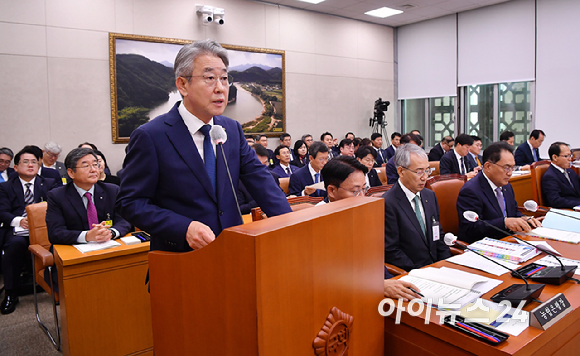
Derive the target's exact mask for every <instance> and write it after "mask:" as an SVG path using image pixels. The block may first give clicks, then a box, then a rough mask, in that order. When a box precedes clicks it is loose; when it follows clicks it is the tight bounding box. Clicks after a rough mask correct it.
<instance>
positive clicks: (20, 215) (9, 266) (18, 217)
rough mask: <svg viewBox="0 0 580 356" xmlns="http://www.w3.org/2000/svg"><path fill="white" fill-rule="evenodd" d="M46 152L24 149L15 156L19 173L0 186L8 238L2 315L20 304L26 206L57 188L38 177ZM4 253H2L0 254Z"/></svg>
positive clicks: (2, 218) (0, 212)
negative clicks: (19, 291)
mask: <svg viewBox="0 0 580 356" xmlns="http://www.w3.org/2000/svg"><path fill="white" fill-rule="evenodd" d="M41 159H42V151H40V152H39V151H38V150H35V149H33V148H32V146H26V147H24V148H23V149H22V150H21V151H20V152H18V153H17V154H16V156H15V157H14V170H15V172H16V174H13V175H12V177H11V178H10V179H9V180H8V181H7V182H4V183H1V184H0V223H2V224H3V227H2V232H0V234H1V235H3V236H4V242H3V244H2V243H1V241H0V248H1V249H2V250H3V251H4V256H3V258H2V271H3V273H4V287H5V289H6V291H5V296H4V300H3V301H2V303H1V304H0V313H2V314H10V313H12V312H13V311H14V310H15V309H16V304H18V292H17V288H18V285H19V277H20V272H21V271H22V267H23V266H24V262H25V261H26V256H27V255H28V245H29V239H28V218H27V216H26V210H25V209H26V206H27V205H30V204H34V203H39V202H41V201H46V197H47V194H48V191H49V190H50V189H52V188H54V187H55V186H56V185H55V181H54V180H53V179H49V178H46V179H45V178H43V177H41V176H38V175H37V173H38V168H39V167H40V160H41ZM0 253H1V251H0Z"/></svg>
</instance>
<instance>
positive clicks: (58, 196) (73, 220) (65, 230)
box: [45, 148, 131, 292]
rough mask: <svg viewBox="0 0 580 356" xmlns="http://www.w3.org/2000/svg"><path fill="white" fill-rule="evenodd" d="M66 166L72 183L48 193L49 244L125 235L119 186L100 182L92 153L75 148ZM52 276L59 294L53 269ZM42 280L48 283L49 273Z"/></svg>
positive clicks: (79, 242)
mask: <svg viewBox="0 0 580 356" xmlns="http://www.w3.org/2000/svg"><path fill="white" fill-rule="evenodd" d="M103 164H104V163H103ZM65 165H66V167H67V174H68V176H70V177H71V181H72V183H71V184H67V185H66V186H64V187H59V188H56V189H53V190H51V191H50V192H48V204H47V210H46V228H47V231H48V239H49V240H50V243H51V244H60V245H74V244H82V243H87V242H91V241H96V242H104V241H109V240H111V239H113V240H114V239H117V238H119V237H123V236H124V235H126V234H127V233H128V232H129V230H131V225H130V224H129V223H128V222H127V221H125V219H123V218H122V217H121V216H120V215H119V214H118V213H116V212H115V202H116V201H117V194H118V193H119V187H118V186H116V185H114V184H109V183H104V182H102V181H100V180H99V168H100V167H99V165H100V163H99V162H98V159H97V156H96V154H95V153H94V151H93V150H91V149H89V148H75V149H73V150H72V151H70V152H69V154H68V155H67V156H66V159H65ZM46 272H47V271H46ZM52 273H53V276H52V280H53V288H54V290H55V291H56V292H58V276H57V273H56V266H53V268H52ZM45 278H46V279H47V280H48V273H45Z"/></svg>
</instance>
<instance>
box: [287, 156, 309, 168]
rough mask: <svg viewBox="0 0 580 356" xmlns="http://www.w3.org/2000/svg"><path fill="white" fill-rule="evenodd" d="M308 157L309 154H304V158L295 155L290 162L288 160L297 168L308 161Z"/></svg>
mask: <svg viewBox="0 0 580 356" xmlns="http://www.w3.org/2000/svg"><path fill="white" fill-rule="evenodd" d="M308 157H309V156H308V155H306V157H304V159H302V160H301V159H300V158H299V157H296V159H294V160H293V161H292V162H290V164H291V165H294V166H296V167H298V168H302V167H304V166H305V165H307V164H308V163H309V162H310V158H308Z"/></svg>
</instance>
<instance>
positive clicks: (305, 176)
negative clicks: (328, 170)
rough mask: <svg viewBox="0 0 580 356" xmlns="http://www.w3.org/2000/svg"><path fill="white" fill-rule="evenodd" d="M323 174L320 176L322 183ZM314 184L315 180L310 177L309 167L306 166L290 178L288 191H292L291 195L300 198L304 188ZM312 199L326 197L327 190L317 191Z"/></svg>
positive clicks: (312, 195)
mask: <svg viewBox="0 0 580 356" xmlns="http://www.w3.org/2000/svg"><path fill="white" fill-rule="evenodd" d="M322 180H323V179H322V174H321V175H320V181H322ZM311 184H314V180H313V179H312V176H311V175H310V170H309V169H308V166H304V167H302V168H299V169H298V170H297V171H296V173H294V174H292V175H291V176H290V182H289V183H288V190H289V191H290V195H296V196H300V194H302V191H303V190H304V187H306V186H307V185H311ZM310 196H311V197H326V191H325V190H320V189H319V190H317V191H315V192H314V193H312V194H311V195H310Z"/></svg>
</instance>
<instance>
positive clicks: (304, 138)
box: [301, 134, 314, 148]
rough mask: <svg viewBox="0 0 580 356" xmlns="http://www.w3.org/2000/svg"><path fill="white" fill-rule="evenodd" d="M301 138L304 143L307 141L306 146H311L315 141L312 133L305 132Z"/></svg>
mask: <svg viewBox="0 0 580 356" xmlns="http://www.w3.org/2000/svg"><path fill="white" fill-rule="evenodd" d="M301 139H302V141H304V143H306V148H309V147H310V145H311V144H312V142H314V138H313V137H312V135H311V134H304V135H302V138H301Z"/></svg>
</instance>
